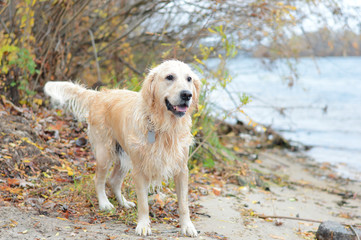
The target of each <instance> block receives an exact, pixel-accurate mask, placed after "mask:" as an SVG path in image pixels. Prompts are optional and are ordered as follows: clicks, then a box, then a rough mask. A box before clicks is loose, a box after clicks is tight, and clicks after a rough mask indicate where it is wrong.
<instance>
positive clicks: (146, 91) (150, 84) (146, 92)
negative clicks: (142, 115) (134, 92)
mask: <svg viewBox="0 0 361 240" xmlns="http://www.w3.org/2000/svg"><path fill="white" fill-rule="evenodd" d="M155 77H156V73H155V71H153V70H152V71H150V72H149V74H148V75H147V76H146V78H145V79H144V81H143V85H142V90H141V95H142V98H143V101H144V102H145V103H147V105H148V106H149V107H151V106H152V105H153V102H154V98H155V96H154V89H155V87H154V79H155Z"/></svg>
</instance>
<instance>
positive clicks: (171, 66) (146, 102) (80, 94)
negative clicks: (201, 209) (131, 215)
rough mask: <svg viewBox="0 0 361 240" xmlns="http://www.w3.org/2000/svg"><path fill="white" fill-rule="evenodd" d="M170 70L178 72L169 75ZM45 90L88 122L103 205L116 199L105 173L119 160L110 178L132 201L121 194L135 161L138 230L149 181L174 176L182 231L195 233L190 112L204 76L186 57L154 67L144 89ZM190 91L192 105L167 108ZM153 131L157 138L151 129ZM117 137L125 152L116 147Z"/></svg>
mask: <svg viewBox="0 0 361 240" xmlns="http://www.w3.org/2000/svg"><path fill="white" fill-rule="evenodd" d="M169 75H172V76H173V77H174V78H173V79H172V80H169V79H167V77H168V76H169ZM44 90H45V93H46V94H47V95H49V96H51V98H52V99H53V101H54V102H55V103H57V104H60V105H61V106H64V107H66V108H68V109H70V110H71V111H72V112H73V113H74V115H75V116H76V117H77V118H79V119H80V120H82V119H86V120H87V122H88V124H89V129H88V135H89V138H90V141H91V143H92V147H93V150H94V153H95V156H96V159H97V173H96V179H95V184H96V190H97V195H98V200H99V207H100V208H101V209H105V210H106V209H110V208H112V207H113V205H112V204H111V203H110V202H109V200H108V199H107V197H106V195H105V178H106V173H107V171H108V169H109V168H110V166H111V165H112V163H113V162H115V166H114V170H113V173H112V175H111V177H110V180H109V183H110V186H111V188H112V190H113V191H114V193H115V195H116V196H117V199H118V201H119V203H120V204H121V205H122V206H124V207H132V206H134V204H133V203H131V202H129V201H127V200H126V199H125V198H124V197H123V196H122V194H121V191H120V188H121V183H122V181H123V179H124V177H125V175H126V173H127V172H128V170H129V168H130V166H132V168H133V170H132V177H133V181H134V183H135V187H136V192H137V197H138V226H137V228H136V233H137V234H139V235H149V234H150V233H151V229H150V226H149V216H148V215H149V209H148V204H147V199H146V198H147V192H148V188H149V185H150V184H154V185H159V184H160V183H161V181H163V180H167V179H168V178H170V177H173V176H174V178H175V183H176V191H177V195H178V202H179V208H180V209H179V212H180V224H181V231H182V233H183V234H186V235H189V236H196V235H197V232H196V230H195V228H194V226H193V224H192V223H191V221H190V218H189V210H188V203H187V192H188V187H187V184H188V168H187V160H188V151H189V146H190V145H191V144H192V141H193V139H192V135H191V133H190V128H191V124H192V123H191V113H192V111H193V110H195V109H196V108H197V103H198V96H199V90H200V81H199V79H198V77H197V75H196V74H194V73H193V72H192V70H191V69H190V68H189V67H188V65H186V64H184V63H183V62H180V61H176V60H171V61H166V62H164V63H162V64H161V65H159V66H157V67H155V68H154V69H152V70H151V71H150V73H149V74H148V75H147V77H146V79H145V80H144V82H143V86H142V89H141V91H140V92H139V93H138V92H133V91H128V90H105V91H100V92H99V91H93V90H87V89H85V88H83V87H81V86H80V85H77V84H73V83H70V82H48V83H47V84H46V85H45V88H44ZM184 90H186V91H188V92H190V93H192V97H191V99H190V100H189V101H188V103H189V104H190V106H189V109H187V111H186V112H185V114H184V116H177V115H176V114H174V113H173V112H172V111H170V110H169V108H167V105H166V100H168V102H169V103H171V104H172V105H173V106H176V105H177V104H180V102H181V96H180V94H181V92H182V91H184ZM149 131H153V132H154V133H155V142H153V143H151V142H149V141H148V133H149ZM117 143H119V144H120V146H121V147H122V149H123V150H124V152H117V151H116V144H117Z"/></svg>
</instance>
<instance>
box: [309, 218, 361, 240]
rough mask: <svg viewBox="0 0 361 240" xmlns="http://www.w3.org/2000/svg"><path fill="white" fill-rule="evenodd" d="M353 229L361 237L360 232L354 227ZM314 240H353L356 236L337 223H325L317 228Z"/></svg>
mask: <svg viewBox="0 0 361 240" xmlns="http://www.w3.org/2000/svg"><path fill="white" fill-rule="evenodd" d="M354 229H355V231H356V232H357V234H358V235H359V236H361V230H360V229H356V227H354ZM316 238H317V239H318V240H336V239H337V240H354V239H356V235H355V234H354V232H353V231H352V230H351V229H349V228H346V227H345V226H343V225H342V224H340V223H338V222H333V221H325V222H322V223H321V224H320V226H319V227H318V230H317V233H316Z"/></svg>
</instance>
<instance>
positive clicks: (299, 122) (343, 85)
mask: <svg viewBox="0 0 361 240" xmlns="http://www.w3.org/2000/svg"><path fill="white" fill-rule="evenodd" d="M213 64H217V62H216V60H213V61H210V62H209V65H213ZM316 66H318V67H316ZM228 67H229V69H230V72H231V75H232V76H233V79H234V80H233V82H232V83H230V84H229V85H228V87H227V89H228V91H229V92H230V93H231V94H232V96H233V97H234V98H236V99H237V94H238V93H239V92H245V93H247V94H249V95H251V96H252V97H253V98H252V99H253V100H252V102H251V103H250V104H248V105H247V106H246V107H245V108H244V111H245V112H246V113H247V114H248V115H249V116H250V117H251V118H252V120H254V121H256V122H258V123H261V124H264V125H265V126H271V127H272V128H274V129H276V130H278V131H280V132H282V135H283V136H284V137H286V138H287V139H291V140H293V141H298V142H301V143H303V144H306V145H310V146H313V148H312V149H311V150H310V151H308V154H309V155H310V156H311V157H313V158H314V159H315V160H317V161H320V162H330V163H332V164H335V165H336V166H337V170H338V172H339V173H340V174H341V175H343V176H346V177H350V178H353V179H358V180H361V57H345V58H344V57H327V58H320V59H316V64H315V61H314V60H312V59H310V58H304V59H301V60H300V62H299V64H298V71H299V73H300V76H299V80H297V81H296V83H295V85H294V86H293V87H292V88H290V87H288V84H287V82H285V81H282V80H281V77H280V74H279V72H269V71H267V70H265V68H264V67H263V66H262V64H261V63H260V60H259V59H252V58H244V57H238V58H235V59H232V60H231V61H230V62H229V63H228ZM280 70H284V69H283V68H282V67H281V69H280ZM226 96H227V94H226V93H225V91H224V90H220V91H218V92H216V93H215V94H213V95H212V97H211V99H213V100H214V101H213V102H215V103H217V104H218V105H219V106H220V107H222V108H223V109H228V110H230V109H233V108H234V104H233V102H232V101H231V100H230V98H227V97H226ZM211 101H212V100H211ZM281 108H282V109H283V114H281V113H280V111H279V109H281ZM238 117H239V118H241V119H242V120H244V121H246V122H247V121H248V119H247V118H246V117H245V116H244V115H242V114H240V115H239V116H238Z"/></svg>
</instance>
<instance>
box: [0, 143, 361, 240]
mask: <svg viewBox="0 0 361 240" xmlns="http://www.w3.org/2000/svg"><path fill="white" fill-rule="evenodd" d="M248 164H250V167H251V168H253V169H254V171H257V172H262V173H263V174H264V175H267V174H272V175H275V176H280V177H281V179H283V180H284V181H282V183H278V184H275V183H270V184H269V190H270V191H265V190H263V189H262V188H249V187H240V186H237V185H231V184H229V185H226V186H224V188H223V189H222V194H221V195H220V196H215V195H212V194H209V195H207V196H204V197H201V199H200V200H199V203H200V204H201V205H202V206H203V208H202V209H201V214H200V215H199V218H198V219H197V220H196V221H194V224H195V226H196V228H197V230H198V231H200V234H199V237H198V239H222V238H223V239H313V238H314V235H313V233H314V232H315V231H316V230H317V228H318V226H319V223H315V222H307V221H301V220H298V219H296V220H291V219H280V220H278V221H276V220H264V219H262V218H259V217H257V215H267V216H270V215H272V216H274V215H277V216H285V217H294V218H296V217H299V218H304V219H311V220H318V221H326V220H334V221H338V222H343V223H348V224H360V223H361V199H360V196H361V182H351V181H344V180H340V179H339V178H336V177H335V175H334V173H332V171H330V170H328V169H321V168H320V167H319V166H316V165H315V164H314V163H312V162H311V161H310V160H308V159H307V158H304V157H298V156H294V155H291V154H290V153H286V152H284V151H281V150H267V151H265V152H263V153H262V154H260V156H259V159H258V161H256V162H254V163H252V162H250V163H248ZM325 175H326V176H329V177H325ZM284 182H287V183H288V184H284ZM347 191H352V193H353V194H351V195H350V196H349V197H348V198H346V199H343V198H342V196H341V195H343V194H347ZM342 201H343V202H342ZM0 206H1V203H0ZM0 216H1V218H0V239H143V238H141V237H137V236H136V235H135V234H134V229H131V228H129V227H127V226H125V225H122V224H117V223H112V222H107V223H104V224H94V225H90V224H86V225H84V224H82V223H79V222H78V223H77V222H70V221H66V220H61V219H58V218H51V217H46V216H41V215H38V214H36V213H33V212H26V211H24V210H19V209H17V208H15V207H4V206H3V207H0ZM152 231H153V236H151V237H147V239H175V238H178V239H188V238H185V237H180V236H179V234H178V231H179V229H177V228H175V227H173V226H169V225H163V224H157V225H152Z"/></svg>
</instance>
